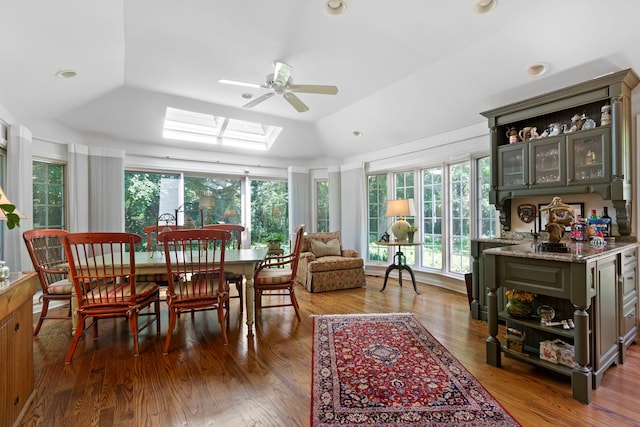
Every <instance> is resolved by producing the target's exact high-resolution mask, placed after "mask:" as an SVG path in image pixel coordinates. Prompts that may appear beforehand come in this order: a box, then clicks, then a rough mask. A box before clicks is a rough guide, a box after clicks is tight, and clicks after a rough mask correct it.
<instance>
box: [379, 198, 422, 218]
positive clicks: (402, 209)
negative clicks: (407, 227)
mask: <svg viewBox="0 0 640 427" xmlns="http://www.w3.org/2000/svg"><path fill="white" fill-rule="evenodd" d="M415 215H416V210H415V208H414V207H413V199H397V200H387V213H386V214H385V216H415Z"/></svg>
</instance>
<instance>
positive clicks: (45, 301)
mask: <svg viewBox="0 0 640 427" xmlns="http://www.w3.org/2000/svg"><path fill="white" fill-rule="evenodd" d="M48 312H49V300H48V299H46V298H43V299H42V311H41V312H40V318H39V319H38V323H37V324H36V327H35V328H34V329H33V336H34V337H35V336H36V335H38V332H40V328H41V327H42V322H43V321H44V318H45V317H47V313H48Z"/></svg>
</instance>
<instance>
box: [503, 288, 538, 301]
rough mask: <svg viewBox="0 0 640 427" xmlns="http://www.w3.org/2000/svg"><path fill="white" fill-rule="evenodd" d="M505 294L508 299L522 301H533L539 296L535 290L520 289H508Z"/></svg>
mask: <svg viewBox="0 0 640 427" xmlns="http://www.w3.org/2000/svg"><path fill="white" fill-rule="evenodd" d="M504 294H505V295H506V297H507V299H509V300H511V301H520V302H533V299H534V298H535V297H537V296H538V295H537V294H535V293H533V292H529V291H521V290H519V289H507V290H506V291H505V293H504Z"/></svg>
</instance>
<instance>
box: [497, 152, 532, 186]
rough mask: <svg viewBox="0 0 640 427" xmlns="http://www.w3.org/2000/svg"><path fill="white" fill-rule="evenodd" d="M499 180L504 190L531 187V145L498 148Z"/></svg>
mask: <svg viewBox="0 0 640 427" xmlns="http://www.w3.org/2000/svg"><path fill="white" fill-rule="evenodd" d="M498 179H499V181H500V182H499V184H498V185H499V186H500V187H503V188H522V187H523V186H526V185H529V144H527V143H519V144H512V145H504V146H501V147H498Z"/></svg>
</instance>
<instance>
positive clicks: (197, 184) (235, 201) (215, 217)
mask: <svg viewBox="0 0 640 427" xmlns="http://www.w3.org/2000/svg"><path fill="white" fill-rule="evenodd" d="M241 193H242V190H241V186H240V179H230V178H199V177H185V178H184V202H185V203H191V204H193V205H197V206H199V207H200V208H201V209H202V215H203V224H217V223H221V222H224V223H226V224H241V223H242V207H241V206H240V200H241Z"/></svg>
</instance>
